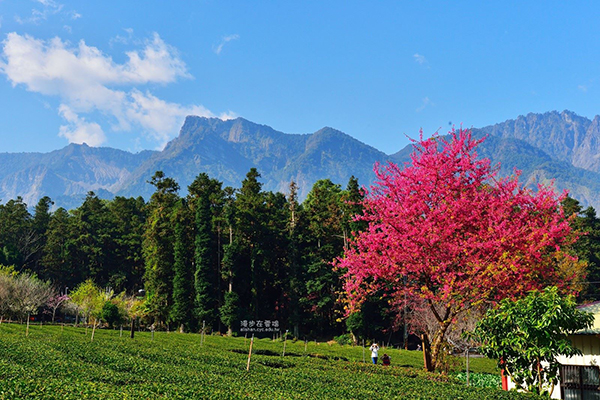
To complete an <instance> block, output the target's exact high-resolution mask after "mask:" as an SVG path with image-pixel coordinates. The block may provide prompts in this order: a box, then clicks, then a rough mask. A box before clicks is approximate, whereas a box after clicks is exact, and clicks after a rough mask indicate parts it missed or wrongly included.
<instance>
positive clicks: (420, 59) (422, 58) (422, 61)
mask: <svg viewBox="0 0 600 400" xmlns="http://www.w3.org/2000/svg"><path fill="white" fill-rule="evenodd" d="M413 58H414V59H415V62H416V63H417V64H420V65H425V64H427V59H426V58H425V56H424V55H421V54H419V53H415V54H414V55H413Z"/></svg>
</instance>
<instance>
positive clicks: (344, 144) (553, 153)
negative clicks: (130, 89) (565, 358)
mask: <svg viewBox="0 0 600 400" xmlns="http://www.w3.org/2000/svg"><path fill="white" fill-rule="evenodd" d="M473 134H474V135H475V136H476V137H481V136H487V138H486V140H485V141H484V142H483V143H482V144H481V145H480V147H479V149H478V153H479V154H480V155H481V156H483V157H488V158H490V159H491V160H492V162H493V163H500V173H501V174H502V175H507V174H511V173H513V172H514V168H517V169H519V170H521V171H522V174H521V181H522V182H524V183H526V184H528V185H532V186H535V184H537V183H542V184H547V183H549V182H550V181H552V180H554V182H555V186H556V188H557V189H558V190H561V191H562V190H564V189H567V190H569V192H570V193H571V195H572V196H573V197H575V198H577V199H578V200H579V201H580V202H581V203H582V204H583V205H591V206H594V208H599V207H600V117H598V116H596V117H595V118H594V119H593V120H589V119H587V118H585V117H581V116H578V115H576V114H575V113H572V112H570V111H563V112H560V113H559V112H556V111H552V112H548V113H544V114H533V113H531V114H528V115H526V116H519V117H518V118H516V119H514V120H508V121H505V122H502V123H498V124H495V125H491V126H487V127H483V128H474V129H473ZM411 152H412V146H411V145H409V146H406V147H405V148H403V149H401V150H400V151H398V152H397V153H394V154H389V155H388V154H385V153H383V152H381V151H379V150H377V149H375V148H373V147H371V146H368V145H366V144H364V143H362V142H360V141H358V140H356V139H354V138H352V137H351V136H349V135H347V134H345V133H343V132H340V131H338V130H336V129H333V128H329V127H325V128H323V129H320V130H318V131H316V132H314V133H311V134H286V133H282V132H278V131H276V130H274V129H272V128H271V127H269V126H266V125H259V124H256V123H253V122H250V121H247V120H245V119H243V118H237V119H233V120H226V121H223V120H220V119H217V118H204V117H196V116H189V117H187V118H186V120H185V122H184V124H183V126H182V128H181V130H180V133H179V136H178V137H176V138H175V139H173V140H172V141H170V142H169V143H168V144H167V146H166V147H165V148H164V149H163V150H162V151H142V152H140V153H136V154H133V153H129V152H126V151H122V150H116V149H112V148H106V147H89V146H87V145H86V144H82V145H77V144H70V145H68V146H66V147H64V148H63V149H60V150H56V151H53V152H50V153H0V199H2V200H3V201H6V200H8V199H14V198H16V197H17V196H21V197H22V198H23V199H24V201H25V202H26V203H27V204H28V205H29V206H33V205H35V203H36V202H37V201H38V200H39V199H40V198H41V197H42V196H45V195H46V196H49V197H51V198H52V200H53V201H54V202H55V206H56V207H58V206H62V207H65V208H73V207H77V206H79V205H80V204H81V202H82V199H83V198H84V197H85V194H86V193H87V192H88V191H94V192H96V193H97V194H98V195H99V196H100V197H103V198H111V197H113V196H115V195H119V196H127V197H129V196H135V197H137V196H143V197H144V198H145V199H149V197H150V195H151V194H152V192H153V189H154V188H153V187H152V186H151V185H150V184H149V183H147V181H148V180H149V179H150V177H151V176H152V175H153V174H154V172H155V171H157V170H162V171H163V172H165V174H166V175H167V176H170V177H172V178H174V179H175V180H176V181H177V182H178V183H179V184H180V186H181V187H182V188H183V189H184V191H183V192H185V189H186V188H187V185H189V184H190V183H191V182H192V181H193V180H194V178H195V177H196V176H197V175H198V174H199V173H200V172H206V173H208V175H209V176H211V177H213V178H216V179H219V180H220V181H222V182H223V183H224V186H233V187H239V186H240V184H241V181H242V180H243V179H244V177H245V175H246V173H247V172H248V171H249V170H250V168H252V167H256V168H257V169H258V171H259V172H260V173H261V175H262V182H263V184H264V185H263V188H264V189H265V190H271V191H280V192H286V191H287V189H288V186H289V184H290V182H291V181H292V180H293V181H295V182H296V183H297V184H298V186H299V195H300V198H301V199H302V198H304V197H305V196H306V195H307V193H308V192H309V191H310V189H311V187H312V185H313V183H314V182H316V181H317V180H319V179H325V178H329V179H331V180H332V181H333V182H335V183H339V184H341V185H342V186H345V184H346V183H347V182H348V179H349V178H350V176H352V175H354V176H356V177H357V178H358V180H359V182H360V183H361V184H362V185H367V186H368V185H369V184H371V183H372V181H373V179H374V178H375V176H374V173H373V164H374V163H375V162H387V161H392V162H396V163H403V162H405V161H408V160H409V156H410V153H411Z"/></svg>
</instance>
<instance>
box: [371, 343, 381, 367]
mask: <svg viewBox="0 0 600 400" xmlns="http://www.w3.org/2000/svg"><path fill="white" fill-rule="evenodd" d="M369 350H371V359H372V360H373V364H377V357H378V352H379V345H378V344H377V343H373V344H372V345H371V347H370V348H369Z"/></svg>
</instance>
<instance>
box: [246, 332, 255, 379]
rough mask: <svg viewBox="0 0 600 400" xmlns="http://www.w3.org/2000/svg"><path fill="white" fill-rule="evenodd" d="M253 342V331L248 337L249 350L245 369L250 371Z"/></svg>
mask: <svg viewBox="0 0 600 400" xmlns="http://www.w3.org/2000/svg"><path fill="white" fill-rule="evenodd" d="M253 343H254V333H253V334H252V339H250V351H248V364H247V365H246V371H250V358H251V357H252V344H253Z"/></svg>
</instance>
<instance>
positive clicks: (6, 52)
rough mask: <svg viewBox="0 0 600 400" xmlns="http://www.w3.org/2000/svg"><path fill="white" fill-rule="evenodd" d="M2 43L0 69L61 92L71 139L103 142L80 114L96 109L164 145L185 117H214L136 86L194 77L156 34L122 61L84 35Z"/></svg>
mask: <svg viewBox="0 0 600 400" xmlns="http://www.w3.org/2000/svg"><path fill="white" fill-rule="evenodd" d="M2 45H3V48H2V59H0V73H3V74H5V75H6V76H7V78H8V80H9V81H10V82H11V84H12V85H13V87H15V86H24V87H25V88H26V89H27V90H28V91H31V92H36V93H41V94H43V95H47V96H56V97H58V98H59V99H60V101H61V102H62V105H61V106H60V108H59V114H60V115H61V116H62V117H63V118H64V119H65V120H66V121H67V123H68V125H65V126H61V127H60V132H59V134H60V136H63V137H65V138H67V139H68V140H69V141H73V142H78V143H80V142H83V141H86V142H87V143H88V144H89V145H99V144H102V143H103V142H104V141H105V140H106V136H105V135H104V132H103V131H102V128H101V127H100V125H98V124H97V123H95V122H88V121H87V120H86V119H85V118H83V117H81V115H82V114H85V113H90V112H93V111H100V112H101V113H102V114H103V115H105V116H107V117H108V123H109V124H110V125H111V128H112V130H114V131H129V130H132V129H134V128H142V130H143V132H144V133H145V134H146V135H147V136H148V137H150V138H152V139H153V140H155V141H156V142H157V143H158V144H159V145H161V146H162V145H164V144H166V142H167V141H168V140H169V139H171V138H172V137H174V136H175V135H176V134H177V131H178V129H179V127H180V126H181V124H182V122H183V120H184V118H185V116H187V115H190V114H194V115H200V116H207V117H212V116H214V115H213V114H212V113H211V112H210V111H209V110H207V109H206V108H204V107H203V106H199V105H192V106H183V105H180V104H177V103H171V102H167V101H165V100H162V99H159V98H158V97H156V96H154V95H153V94H152V93H150V92H148V91H145V92H143V91H141V90H140V89H139V88H138V86H143V85H146V84H162V85H166V84H169V83H173V82H175V81H176V80H177V79H179V78H191V75H190V74H189V73H188V72H187V67H186V65H185V63H184V62H183V60H181V59H180V58H179V55H178V53H177V50H176V49H175V48H173V47H172V46H169V45H168V44H166V43H165V42H164V41H163V40H162V39H161V38H160V36H159V35H158V34H154V35H153V36H152V38H151V39H149V40H146V41H145V42H144V43H143V46H142V48H140V49H136V50H132V51H129V52H127V53H126V55H127V61H126V62H124V63H122V64H118V63H116V62H114V61H113V59H112V58H111V57H110V56H109V55H106V54H104V53H103V52H102V51H101V50H99V49H98V48H96V47H93V46H88V45H87V44H86V43H85V42H84V41H83V40H82V41H80V42H79V43H78V44H77V45H72V44H70V43H69V42H65V41H63V40H61V39H60V38H58V37H56V38H53V39H50V40H48V41H44V40H39V39H36V38H33V37H31V36H28V35H19V34H17V33H9V34H8V35H7V36H6V39H5V40H4V41H3V42H2ZM231 115H233V114H232V113H228V114H224V115H223V117H224V118H228V117H230V116H231Z"/></svg>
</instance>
